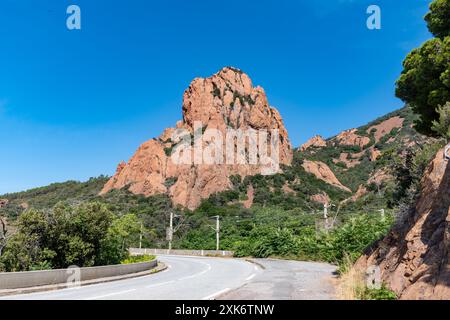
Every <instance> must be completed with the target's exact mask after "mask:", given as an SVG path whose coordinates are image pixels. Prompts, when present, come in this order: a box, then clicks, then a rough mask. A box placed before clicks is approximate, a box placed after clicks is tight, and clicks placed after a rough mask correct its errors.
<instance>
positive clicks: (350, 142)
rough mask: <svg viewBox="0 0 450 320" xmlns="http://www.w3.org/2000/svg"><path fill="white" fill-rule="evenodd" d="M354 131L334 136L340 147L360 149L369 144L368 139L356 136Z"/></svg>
mask: <svg viewBox="0 0 450 320" xmlns="http://www.w3.org/2000/svg"><path fill="white" fill-rule="evenodd" d="M356 131H357V129H350V130H346V131H343V132H341V133H340V134H338V135H337V136H336V141H337V142H338V143H339V144H341V145H345V146H359V147H360V148H361V149H362V148H364V146H365V145H367V144H368V143H369V142H370V139H369V138H368V137H364V136H360V135H358V134H356Z"/></svg>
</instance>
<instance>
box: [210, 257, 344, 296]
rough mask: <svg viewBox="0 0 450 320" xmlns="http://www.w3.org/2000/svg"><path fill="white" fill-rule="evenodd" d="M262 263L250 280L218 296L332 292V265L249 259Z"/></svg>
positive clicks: (331, 294) (315, 294) (292, 294)
mask: <svg viewBox="0 0 450 320" xmlns="http://www.w3.org/2000/svg"><path fill="white" fill-rule="evenodd" d="M253 261H256V262H258V263H259V264H261V265H262V266H264V268H265V269H264V271H263V272H260V273H258V274H257V275H255V276H254V277H253V279H252V280H251V281H250V282H247V283H246V284H245V285H244V286H242V287H240V288H239V289H237V290H233V291H231V292H228V293H225V294H223V295H221V296H220V297H219V299H227V300H273V299H276V300H330V299H334V296H335V284H334V282H335V281H334V276H333V274H334V272H335V271H336V267H335V266H332V265H328V264H324V263H317V262H302V261H286V260H271V259H253Z"/></svg>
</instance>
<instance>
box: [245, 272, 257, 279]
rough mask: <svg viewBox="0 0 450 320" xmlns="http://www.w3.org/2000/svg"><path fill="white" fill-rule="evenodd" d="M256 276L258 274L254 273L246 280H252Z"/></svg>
mask: <svg viewBox="0 0 450 320" xmlns="http://www.w3.org/2000/svg"><path fill="white" fill-rule="evenodd" d="M255 276H256V274H254V273H253V274H252V275H251V276H250V277H248V278H247V279H245V281H249V280H252V279H253V278H254V277H255Z"/></svg>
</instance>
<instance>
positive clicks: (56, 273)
mask: <svg viewBox="0 0 450 320" xmlns="http://www.w3.org/2000/svg"><path fill="white" fill-rule="evenodd" d="M157 264H158V262H157V260H156V259H155V260H153V261H147V262H140V263H130V264H119V265H111V266H100V267H86V268H69V269H57V270H42V271H27V272H1V273H0V290H9V289H21V288H30V287H40V286H51V285H59V284H66V283H73V282H75V281H79V282H85V281H91V280H96V279H103V278H112V277H120V276H125V275H130V274H134V273H140V272H144V271H148V270H150V269H153V268H155V267H156V266H157Z"/></svg>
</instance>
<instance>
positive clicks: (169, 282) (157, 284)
mask: <svg viewBox="0 0 450 320" xmlns="http://www.w3.org/2000/svg"><path fill="white" fill-rule="evenodd" d="M174 282H175V280H172V281H166V282H161V283H156V284H152V285H150V286H146V287H145V288H147V289H150V288H155V287H160V286H164V285H166V284H171V283H174Z"/></svg>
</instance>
